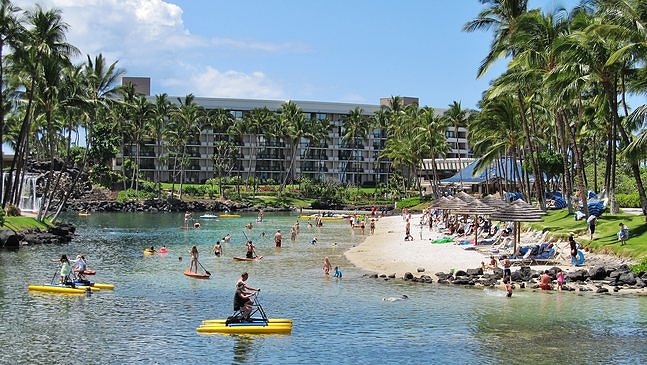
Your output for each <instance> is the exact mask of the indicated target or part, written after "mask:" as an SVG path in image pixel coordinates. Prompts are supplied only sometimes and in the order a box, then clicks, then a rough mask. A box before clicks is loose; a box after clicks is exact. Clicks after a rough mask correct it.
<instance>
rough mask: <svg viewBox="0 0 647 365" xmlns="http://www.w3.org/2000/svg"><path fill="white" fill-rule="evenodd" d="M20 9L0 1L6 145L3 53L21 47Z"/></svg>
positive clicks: (0, 92)
mask: <svg viewBox="0 0 647 365" xmlns="http://www.w3.org/2000/svg"><path fill="white" fill-rule="evenodd" d="M20 11H21V9H20V8H18V7H16V6H14V5H13V4H11V1H10V0H0V141H1V142H2V143H4V140H5V138H4V129H5V126H4V123H5V115H6V109H5V107H6V105H5V99H4V94H5V85H4V80H5V73H4V60H3V53H2V52H3V51H4V49H5V46H6V47H7V48H8V49H14V50H15V49H17V48H19V47H20V44H21V38H22V35H23V34H25V30H24V28H23V27H22V24H21V23H20V21H19V20H18V13H19V12H20ZM0 171H2V172H4V156H3V151H2V149H0ZM3 191H4V177H3V179H2V182H0V199H1V198H2V197H3V196H4V194H3ZM5 203H6V201H4V199H3V201H2V207H3V208H5Z"/></svg>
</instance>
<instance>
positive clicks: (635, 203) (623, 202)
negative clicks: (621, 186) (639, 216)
mask: <svg viewBox="0 0 647 365" xmlns="http://www.w3.org/2000/svg"><path fill="white" fill-rule="evenodd" d="M616 202H617V203H618V205H619V206H620V207H622V208H640V197H639V196H638V193H637V192H636V193H629V194H616Z"/></svg>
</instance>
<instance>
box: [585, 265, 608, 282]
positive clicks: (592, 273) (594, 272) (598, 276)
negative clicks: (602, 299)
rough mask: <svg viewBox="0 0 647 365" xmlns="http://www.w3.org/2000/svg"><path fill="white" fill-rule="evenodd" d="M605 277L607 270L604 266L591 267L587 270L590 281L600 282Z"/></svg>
mask: <svg viewBox="0 0 647 365" xmlns="http://www.w3.org/2000/svg"><path fill="white" fill-rule="evenodd" d="M606 277H607V270H606V269H605V268H604V266H596V267H592V268H591V269H590V270H589V278H590V279H591V280H602V279H604V278H606Z"/></svg>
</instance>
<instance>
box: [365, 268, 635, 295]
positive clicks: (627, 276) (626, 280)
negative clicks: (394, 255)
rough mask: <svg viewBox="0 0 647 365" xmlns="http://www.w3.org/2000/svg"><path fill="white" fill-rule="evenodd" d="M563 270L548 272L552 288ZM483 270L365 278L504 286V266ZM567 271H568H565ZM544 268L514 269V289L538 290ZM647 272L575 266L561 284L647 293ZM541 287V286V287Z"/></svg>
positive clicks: (601, 290)
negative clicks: (433, 275)
mask: <svg viewBox="0 0 647 365" xmlns="http://www.w3.org/2000/svg"><path fill="white" fill-rule="evenodd" d="M559 270H561V269H560V268H559V267H556V266H555V267H552V268H550V269H548V273H549V275H550V276H551V278H552V280H553V288H554V289H556V288H557V285H556V281H555V280H556V274H557V272H558V271H559ZM424 271H425V270H424V268H418V273H423V272H424ZM488 271H489V272H484V270H483V269H482V268H477V269H466V270H458V271H456V272H454V273H444V272H438V273H436V274H435V276H436V277H437V279H436V280H434V279H433V278H432V277H431V276H430V275H425V274H421V275H420V276H414V274H413V273H411V272H407V273H405V274H404V276H403V277H402V278H400V279H397V278H396V275H395V274H391V275H387V274H367V275H365V276H366V277H369V278H373V279H383V280H385V281H388V280H404V281H410V282H414V283H426V284H432V283H437V284H445V285H457V286H463V287H475V288H488V287H489V288H495V287H497V286H499V287H501V286H502V285H503V284H502V279H503V269H501V268H496V269H494V270H488ZM562 271H566V270H562ZM542 272H543V271H542V270H534V269H533V268H532V267H531V266H522V267H520V268H519V269H517V270H515V271H512V276H511V279H512V284H513V289H539V284H538V282H539V276H540V275H541V274H542ZM646 286H647V273H645V272H640V273H634V272H632V271H631V268H630V267H629V265H626V264H624V265H620V266H618V267H613V268H611V267H605V266H595V267H591V268H590V269H588V270H587V269H575V270H571V271H569V272H566V281H565V283H564V285H563V286H562V291H568V292H593V293H597V294H605V293H631V294H639V295H647V291H646V289H645V288H646ZM539 290H541V289H539Z"/></svg>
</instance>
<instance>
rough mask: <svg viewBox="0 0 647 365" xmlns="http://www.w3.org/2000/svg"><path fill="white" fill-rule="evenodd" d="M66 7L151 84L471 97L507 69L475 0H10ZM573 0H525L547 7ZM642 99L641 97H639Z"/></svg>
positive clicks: (80, 40)
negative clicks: (494, 58)
mask: <svg viewBox="0 0 647 365" xmlns="http://www.w3.org/2000/svg"><path fill="white" fill-rule="evenodd" d="M13 3H14V4H15V5H18V6H20V7H21V8H23V9H33V8H34V6H35V4H37V3H38V4H40V5H41V6H42V7H43V8H45V9H49V8H57V9H61V10H62V14H63V19H64V21H65V22H66V23H68V24H69V26H70V29H69V34H68V42H69V43H71V44H73V45H74V46H76V47H77V48H79V50H80V51H81V55H82V58H80V59H79V60H78V63H80V62H83V61H84V60H85V58H86V56H87V55H90V56H91V57H92V58H94V57H95V56H96V55H98V54H99V53H101V54H103V56H104V57H105V58H106V59H107V61H108V62H109V63H112V62H115V61H118V63H117V66H118V67H120V68H122V69H123V70H125V71H126V76H140V77H150V78H151V94H152V95H157V94H161V93H166V94H168V95H170V96H184V95H187V94H189V93H192V94H194V95H195V96H199V97H225V98H248V99H272V100H312V101H326V102H347V103H360V104H378V103H379V99H380V98H383V97H391V96H409V97H417V98H419V100H420V105H421V106H432V107H436V108H444V107H447V105H449V104H451V103H452V102H453V101H459V102H461V104H462V106H463V107H465V108H475V107H476V105H477V102H478V100H479V99H480V98H481V93H482V92H483V91H484V90H485V89H487V87H488V84H489V82H490V81H491V80H492V79H494V78H496V77H497V76H498V75H500V74H501V73H502V72H503V71H504V69H505V61H500V62H498V63H496V64H495V65H494V66H493V67H492V68H491V69H490V70H489V71H488V72H487V73H486V74H485V75H484V76H483V77H482V78H480V79H477V78H476V73H477V69H478V66H479V64H480V62H481V61H482V59H483V58H484V57H485V55H486V54H487V52H488V50H489V47H490V42H491V39H492V33H489V32H485V31H478V32H472V33H466V32H464V31H462V28H463V26H464V25H465V23H467V22H468V21H469V20H472V19H474V18H475V17H476V16H477V15H478V13H479V11H480V10H482V5H481V3H480V2H479V1H478V0H405V1H385V0H320V1H316V0H310V1H308V0H256V1H251V0H224V1H223V0H182V1H179V0H167V1H162V0H41V1H36V2H35V1H23V0H13ZM575 3H576V1H574V0H561V1H558V0H555V1H553V0H544V1H539V0H535V1H532V0H531V1H530V7H533V8H534V7H541V8H542V9H544V10H546V11H550V10H552V9H555V8H556V7H557V6H558V5H563V6H565V7H567V8H571V7H572V6H573V5H574V4H575ZM639 102H640V103H647V100H646V98H645V97H642V98H641V99H640V100H639Z"/></svg>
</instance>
